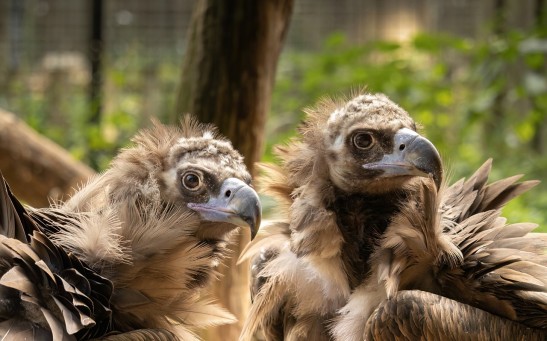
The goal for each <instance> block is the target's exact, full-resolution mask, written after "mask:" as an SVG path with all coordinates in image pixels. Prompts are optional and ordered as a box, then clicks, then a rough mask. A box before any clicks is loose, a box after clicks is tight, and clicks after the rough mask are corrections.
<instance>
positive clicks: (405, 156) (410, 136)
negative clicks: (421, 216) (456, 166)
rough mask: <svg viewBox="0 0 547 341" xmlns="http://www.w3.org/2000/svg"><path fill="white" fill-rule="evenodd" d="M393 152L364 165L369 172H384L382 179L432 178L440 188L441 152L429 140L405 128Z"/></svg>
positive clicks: (397, 139)
mask: <svg viewBox="0 0 547 341" xmlns="http://www.w3.org/2000/svg"><path fill="white" fill-rule="evenodd" d="M393 140H394V146H393V152H392V153H391V154H386V155H384V157H383V158H382V159H381V160H380V161H377V162H372V163H368V164H365V165H363V168H365V169H369V170H381V171H383V172H382V174H381V175H380V177H385V178H389V177H396V176H421V177H431V178H433V180H434V181H435V184H436V185H437V189H438V188H439V186H440V184H441V181H442V177H443V169H442V163H441V157H440V155H439V152H438V151H437V149H436V148H435V146H434V145H433V143H431V142H430V141H429V140H428V139H426V138H425V137H423V136H421V135H419V134H418V133H416V132H415V131H413V130H410V129H407V128H403V129H400V130H399V131H398V132H397V133H396V134H395V136H394V138H393Z"/></svg>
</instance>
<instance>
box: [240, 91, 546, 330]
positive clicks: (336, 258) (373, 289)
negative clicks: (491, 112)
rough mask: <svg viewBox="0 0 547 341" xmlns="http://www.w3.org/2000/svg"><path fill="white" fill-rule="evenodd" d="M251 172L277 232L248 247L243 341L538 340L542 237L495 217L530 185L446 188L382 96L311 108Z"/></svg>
mask: <svg viewBox="0 0 547 341" xmlns="http://www.w3.org/2000/svg"><path fill="white" fill-rule="evenodd" d="M307 115H308V116H307V119H306V121H305V122H304V123H303V125H302V126H301V127H300V130H299V133H300V134H299V137H297V138H296V140H294V141H292V142H291V143H290V144H288V145H286V146H282V147H279V148H278V149H277V155H278V157H279V159H280V161H281V165H280V166H274V165H264V166H263V167H262V168H263V170H264V175H263V177H262V179H261V183H262V186H263V187H264V190H265V191H266V192H267V193H269V194H271V195H272V196H274V197H275V198H276V199H277V203H278V206H277V207H278V208H279V212H278V213H279V215H280V217H279V220H276V221H274V222H272V223H270V224H268V226H266V227H264V228H263V229H262V231H261V232H260V233H259V234H258V236H257V238H255V240H254V241H253V242H252V243H251V244H250V245H249V246H248V247H247V250H246V252H245V253H244V255H243V256H242V259H246V258H251V264H252V265H251V271H252V283H251V294H252V297H253V305H252V308H251V311H250V313H249V316H248V318H247V320H246V322H245V326H244V329H243V332H242V335H241V339H242V340H251V339H252V338H253V337H260V338H264V339H266V340H340V341H348V340H350V341H351V340H392V339H397V340H420V339H421V340H467V339H471V340H477V339H479V340H480V339H483V340H494V339H496V338H497V339H500V340H509V339H519V338H524V339H547V329H546V328H547V292H546V290H547V269H546V268H545V267H544V266H543V265H544V264H547V262H546V260H547V258H546V256H545V253H546V251H547V243H546V242H545V238H543V237H540V238H538V237H537V236H533V235H530V234H529V232H530V231H531V230H532V229H533V228H534V227H535V225H534V224H529V223H518V224H511V225H507V224H506V220H505V219H504V218H503V217H501V216H500V209H501V207H502V206H503V205H504V204H505V203H507V202H508V201H509V200H511V199H512V198H514V197H515V196H517V195H520V194H521V193H523V192H525V191H527V190H528V189H530V188H531V187H533V186H534V185H536V184H537V182H536V181H525V182H518V180H519V178H520V176H515V177H510V178H507V179H503V180H499V181H497V182H494V183H491V184H487V178H488V175H489V172H490V161H488V162H487V163H485V164H484V165H483V166H482V167H481V168H480V169H479V170H477V171H476V173H475V174H474V175H473V176H471V177H470V178H469V179H468V180H460V181H458V182H456V183H455V184H453V185H452V186H450V187H449V186H447V185H446V184H445V180H444V179H443V167H442V164H441V159H440V156H439V154H438V152H437V150H436V149H435V147H434V146H433V144H431V143H430V142H429V141H428V140H427V139H425V138H424V137H422V136H421V135H419V134H418V133H417V132H416V124H415V122H414V121H413V120H412V119H411V118H410V116H409V115H408V114H407V112H406V111H404V110H403V109H401V108H400V107H399V106H397V105H396V104H395V103H393V102H392V101H390V100H389V99H388V98H387V97H386V96H384V95H381V94H362V95H359V96H357V97H355V98H353V99H351V100H348V101H347V102H344V101H342V102H336V101H333V100H323V101H321V102H320V104H319V105H318V106H317V107H315V108H313V109H309V110H307Z"/></svg>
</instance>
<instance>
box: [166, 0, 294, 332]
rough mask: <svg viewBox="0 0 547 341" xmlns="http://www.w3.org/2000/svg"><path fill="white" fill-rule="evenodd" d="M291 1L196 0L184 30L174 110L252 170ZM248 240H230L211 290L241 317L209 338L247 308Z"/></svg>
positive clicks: (235, 328)
mask: <svg viewBox="0 0 547 341" xmlns="http://www.w3.org/2000/svg"><path fill="white" fill-rule="evenodd" d="M292 7H293V0H269V1H256V0H241V1H238V2H231V1H219V0H200V1H198V2H197V4H196V7H195V9H194V14H193V17H192V24H191V28H190V31H189V35H188V37H189V39H188V50H187V53H186V58H185V61H184V64H183V73H182V79H181V83H180V84H181V85H180V89H179V93H178V103H177V111H176V115H177V116H178V115H180V114H184V113H192V114H195V115H196V116H197V117H198V118H199V119H200V120H201V121H204V122H212V123H214V124H216V125H217V126H218V127H219V129H220V131H221V133H222V134H223V135H225V136H226V137H228V138H229V139H230V140H231V141H232V143H233V144H234V147H235V148H237V149H238V150H239V151H240V152H241V153H242V154H243V156H244V157H245V162H246V164H247V166H248V167H249V169H250V170H251V173H252V170H253V164H254V163H255V162H256V161H258V160H259V158H260V156H261V153H262V145H263V132H264V124H265V119H266V114H267V111H268V109H269V105H270V97H271V92H272V87H273V83H274V78H275V69H276V66H277V60H278V57H279V54H280V52H281V49H282V46H283V41H284V38H285V36H286V33H287V30H288V26H289V19H290V15H291V12H292ZM248 242H249V236H248V235H247V234H245V235H241V236H240V237H239V240H237V241H235V245H234V247H233V253H232V257H231V258H230V259H228V260H227V261H226V262H225V266H222V267H221V269H220V270H221V272H222V274H223V277H222V279H221V281H220V282H218V283H217V284H216V285H215V288H214V294H215V296H216V297H219V298H220V299H221V303H222V304H223V305H224V306H225V307H226V308H227V309H228V310H230V311H231V312H232V313H234V314H235V315H236V316H237V317H238V319H239V322H238V323H237V324H233V325H231V326H223V327H218V328H215V329H211V330H210V331H209V332H208V333H207V335H206V336H205V337H206V338H208V339H210V340H237V338H238V336H239V332H240V330H241V327H242V324H243V320H244V318H245V316H246V315H247V311H248V306H249V289H248V287H249V283H248V264H241V265H239V266H236V262H237V258H238V256H239V254H240V251H241V250H242V249H243V247H244V246H245V245H246V244H247V243H248Z"/></svg>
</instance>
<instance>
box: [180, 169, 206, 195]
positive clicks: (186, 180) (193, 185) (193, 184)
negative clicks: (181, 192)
mask: <svg viewBox="0 0 547 341" xmlns="http://www.w3.org/2000/svg"><path fill="white" fill-rule="evenodd" d="M182 185H183V186H184V187H186V188H187V189H189V190H191V191H196V190H197V189H198V188H200V187H201V178H200V177H199V175H197V174H196V173H194V172H186V173H184V175H183V176H182Z"/></svg>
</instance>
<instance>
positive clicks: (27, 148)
mask: <svg viewBox="0 0 547 341" xmlns="http://www.w3.org/2000/svg"><path fill="white" fill-rule="evenodd" d="M0 170H1V171H2V173H3V175H4V177H5V178H6V180H7V181H8V184H10V187H11V188H12V190H13V192H14V194H15V195H16V196H17V197H18V198H20V199H22V200H24V201H25V202H26V203H28V204H30V205H32V206H34V207H45V206H49V200H58V199H61V198H62V197H64V196H66V195H67V194H69V193H71V192H72V191H73V189H74V188H75V187H76V186H77V185H78V183H79V182H81V181H84V180H85V179H88V178H89V177H90V176H92V175H93V174H94V171H93V170H92V169H91V168H89V167H87V166H86V165H84V164H82V163H80V162H78V161H76V160H74V159H73V158H72V156H71V155H70V154H69V153H68V152H67V151H66V150H64V149H63V148H61V147H60V146H58V145H57V144H55V143H53V142H52V141H50V140H48V139H46V138H44V137H42V136H40V135H39V134H38V133H36V132H35V131H34V130H32V129H31V128H29V127H28V126H27V125H26V124H25V123H23V122H22V121H21V120H19V119H18V118H17V117H15V115H13V114H11V113H9V112H7V111H3V110H2V109H0Z"/></svg>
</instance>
